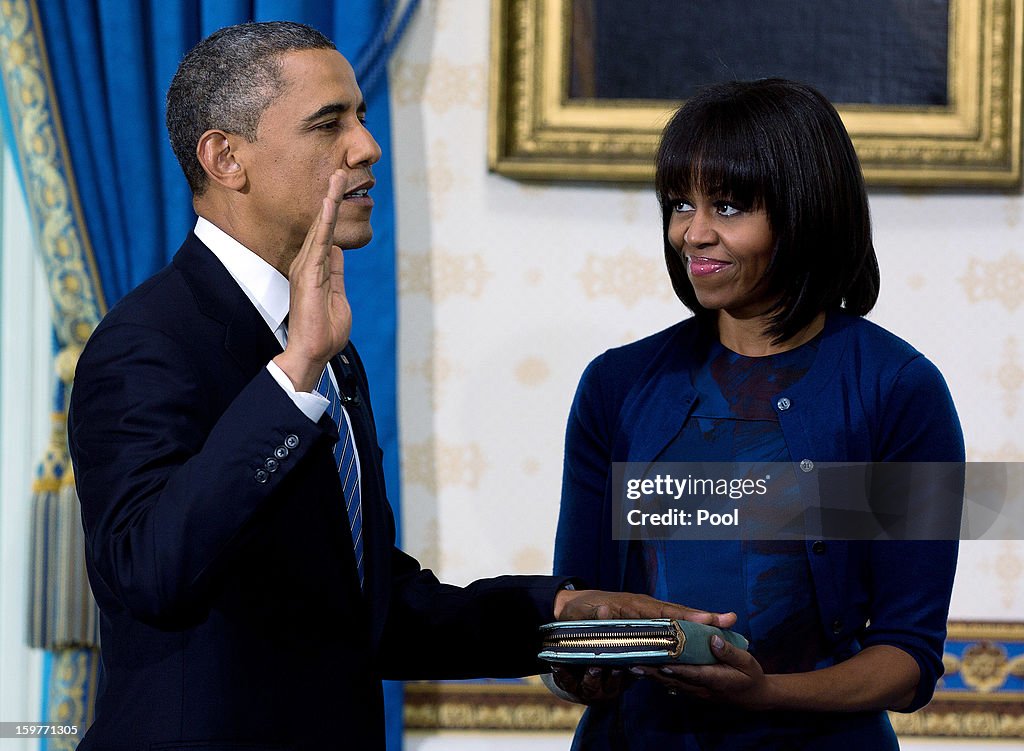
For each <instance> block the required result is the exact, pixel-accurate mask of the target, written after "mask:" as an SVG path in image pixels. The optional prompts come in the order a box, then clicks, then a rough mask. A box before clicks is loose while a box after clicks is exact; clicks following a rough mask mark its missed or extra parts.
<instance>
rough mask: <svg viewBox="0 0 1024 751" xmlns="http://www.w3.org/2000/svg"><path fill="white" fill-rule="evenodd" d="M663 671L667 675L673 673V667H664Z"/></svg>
mask: <svg viewBox="0 0 1024 751" xmlns="http://www.w3.org/2000/svg"><path fill="white" fill-rule="evenodd" d="M661 672H662V673H664V674H665V675H672V668H662V669H661Z"/></svg>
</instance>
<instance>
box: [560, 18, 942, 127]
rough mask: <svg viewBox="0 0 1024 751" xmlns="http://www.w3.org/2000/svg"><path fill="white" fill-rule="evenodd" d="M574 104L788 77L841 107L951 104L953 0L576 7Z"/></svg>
mask: <svg viewBox="0 0 1024 751" xmlns="http://www.w3.org/2000/svg"><path fill="white" fill-rule="evenodd" d="M572 11H573V19H572V35H571V45H572V50H571V63H570V76H569V95H570V97H572V98H596V99H664V100H680V99H686V98H688V97H690V96H691V95H692V94H693V93H694V92H695V91H696V90H697V88H699V87H700V86H701V85H704V84H708V83H712V82H716V81H725V80H732V79H751V78H764V77H768V76H780V77H783V78H791V79H794V80H797V81H803V82H804V83H809V84H811V85H812V86H814V87H815V88H817V89H819V90H820V91H821V92H822V93H824V94H825V96H827V97H828V98H829V99H830V100H831V101H832V102H833V103H835V104H837V105H843V104H870V105H876V106H878V105H883V106H884V105H903V106H915V107H917V106H929V105H934V106H944V105H946V104H948V99H949V94H948V91H949V85H948V83H949V82H948V70H947V66H948V49H949V2H948V0H713V1H712V0H573V6H572Z"/></svg>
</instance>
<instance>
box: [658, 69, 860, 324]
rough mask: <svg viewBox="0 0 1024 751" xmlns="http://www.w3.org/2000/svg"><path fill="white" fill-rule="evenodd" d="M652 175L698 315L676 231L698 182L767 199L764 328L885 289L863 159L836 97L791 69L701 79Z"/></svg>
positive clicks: (749, 199) (678, 288) (722, 194)
mask: <svg viewBox="0 0 1024 751" xmlns="http://www.w3.org/2000/svg"><path fill="white" fill-rule="evenodd" d="M655 166H656V171H655V187H656V190H657V194H658V200H659V202H660V203H661V213H662V222H663V230H664V239H665V260H666V262H667V264H668V272H669V277H670V278H671V280H672V286H673V288H674V289H675V292H676V295H677V296H678V297H679V299H680V300H682V302H683V303H684V304H685V305H686V306H687V307H688V308H690V310H692V311H693V312H694V313H695V314H696V315H697V317H698V318H704V319H710V320H713V318H712V316H713V312H712V311H708V310H706V309H705V308H703V307H702V306H701V305H700V303H699V302H698V301H697V296H696V294H695V293H694V289H693V285H692V284H691V283H690V280H689V278H688V277H687V275H686V266H685V264H684V261H683V259H682V258H681V257H680V255H679V253H678V252H676V250H675V249H674V248H673V247H672V246H671V244H670V243H669V241H668V224H669V219H670V218H671V215H672V210H673V206H674V205H675V203H676V202H677V201H678V200H680V199H683V198H687V197H689V195H690V193H691V191H694V190H696V191H699V192H700V193H702V194H703V195H705V196H708V197H715V198H728V199H731V200H733V201H735V202H736V203H737V204H739V205H741V206H747V207H750V208H763V209H765V211H766V213H767V217H768V222H769V225H770V226H771V229H772V233H773V237H774V240H775V250H774V252H773V255H772V258H771V261H770V263H769V266H768V268H767V270H766V272H765V275H766V279H765V283H766V285H767V286H766V289H768V290H769V291H770V292H771V294H775V295H778V302H777V304H776V307H775V308H774V310H773V311H772V313H771V315H770V322H769V324H768V327H767V330H766V332H765V333H766V334H767V335H768V336H770V337H771V338H772V339H773V341H775V342H777V343H778V342H783V341H785V340H787V339H789V338H790V337H792V336H793V335H795V334H796V333H798V332H799V331H801V330H802V329H803V328H804V327H805V326H807V325H808V324H809V323H810V322H811V321H813V320H814V318H815V317H816V316H817V315H818V314H819V313H821V312H823V311H828V310H834V309H838V308H843V309H845V310H846V311H848V312H849V313H852V314H855V315H864V314H866V313H867V312H868V311H869V310H871V308H872V307H873V306H874V304H875V300H876V299H877V298H878V285H879V275H878V261H877V259H876V257H875V249H874V245H873V244H872V240H871V219H870V215H869V211H868V202H867V191H866V189H865V187H864V177H863V174H862V173H861V169H860V162H859V161H858V159H857V154H856V152H855V151H854V148H853V144H852V143H851V141H850V136H849V135H848V134H847V132H846V128H845V127H844V126H843V122H842V120H841V119H840V117H839V114H838V113H837V112H836V110H835V108H834V107H833V106H832V105H831V104H830V103H829V101H828V100H827V99H826V98H825V97H824V96H822V94H820V93H819V92H818V91H816V90H815V89H813V88H811V87H810V86H806V85H804V84H800V83H795V82H793V81H786V80H783V79H778V78H774V79H763V80H758V81H735V82H730V83H722V84H715V85H712V86H709V87H706V88H704V89H702V90H701V91H699V92H698V93H697V94H696V95H695V96H694V97H693V98H691V99H690V100H688V101H687V102H686V103H685V104H684V105H683V106H682V107H681V108H680V109H679V110H678V111H677V112H676V113H675V115H674V116H673V117H672V119H671V120H670V121H669V123H668V125H667V126H666V127H665V130H664V132H663V134H662V138H661V144H660V146H659V148H658V155H657V160H656V165H655Z"/></svg>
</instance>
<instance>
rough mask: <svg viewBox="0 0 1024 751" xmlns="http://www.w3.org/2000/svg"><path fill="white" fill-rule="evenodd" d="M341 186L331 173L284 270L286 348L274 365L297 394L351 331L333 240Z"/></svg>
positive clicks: (341, 179) (308, 387)
mask: <svg viewBox="0 0 1024 751" xmlns="http://www.w3.org/2000/svg"><path fill="white" fill-rule="evenodd" d="M344 185H345V175H344V172H343V171H342V170H338V171H336V172H335V173H334V174H333V175H331V178H330V183H329V185H328V188H327V195H326V196H325V197H324V199H323V203H322V204H321V206H320V213H319V215H318V216H317V218H316V220H315V221H314V222H313V224H312V225H311V226H310V228H309V232H307V233H306V239H305V241H304V242H303V243H302V248H301V250H299V253H298V255H297V256H295V260H294V261H292V265H291V267H290V268H289V270H288V284H289V287H290V298H291V302H290V307H289V314H288V345H287V346H286V347H285V351H284V352H282V353H281V354H280V355H278V356H277V357H275V358H274V362H275V363H277V365H278V366H279V367H280V368H281V370H283V371H284V372H285V375H287V376H288V378H289V379H290V380H291V382H292V385H294V386H295V390H296V391H312V390H313V389H314V388H315V387H316V384H317V381H318V380H319V379H320V374H321V373H323V370H324V366H326V365H327V361H328V360H330V359H331V358H332V357H333V356H334V355H336V354H337V353H338V352H340V351H341V350H342V348H344V346H345V345H346V344H348V338H349V334H350V333H351V332H352V308H351V307H350V306H349V302H348V297H346V295H345V257H344V255H343V254H342V251H341V248H339V247H337V246H336V245H334V242H333V238H334V225H335V224H336V223H337V221H338V207H339V205H340V204H341V200H342V195H343V194H344Z"/></svg>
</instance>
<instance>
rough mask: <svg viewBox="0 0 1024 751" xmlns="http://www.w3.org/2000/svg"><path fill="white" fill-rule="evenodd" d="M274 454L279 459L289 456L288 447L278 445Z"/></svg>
mask: <svg viewBox="0 0 1024 751" xmlns="http://www.w3.org/2000/svg"><path fill="white" fill-rule="evenodd" d="M274 456H275V457H276V458H278V459H284V458H286V457H287V456H288V449H287V447H285V446H278V447H277V448H276V449H274Z"/></svg>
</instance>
